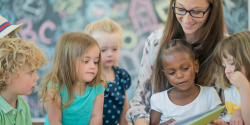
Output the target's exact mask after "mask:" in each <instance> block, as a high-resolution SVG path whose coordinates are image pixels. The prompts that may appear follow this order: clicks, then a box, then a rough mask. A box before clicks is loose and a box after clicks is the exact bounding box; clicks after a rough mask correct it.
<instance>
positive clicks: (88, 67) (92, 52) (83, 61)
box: [75, 46, 100, 83]
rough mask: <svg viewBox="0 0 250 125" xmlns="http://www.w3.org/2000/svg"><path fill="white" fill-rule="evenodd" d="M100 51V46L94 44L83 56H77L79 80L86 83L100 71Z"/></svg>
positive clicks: (76, 63)
mask: <svg viewBox="0 0 250 125" xmlns="http://www.w3.org/2000/svg"><path fill="white" fill-rule="evenodd" d="M99 53H100V50H99V48H98V47H97V46H93V47H89V48H88V49H87V51H86V53H85V54H84V55H83V56H80V57H78V58H76V60H75V65H76V75H77V79H78V81H82V82H84V83H86V82H91V81H92V80H93V79H94V78H95V76H96V74H97V72H98V62H99ZM79 78H80V79H81V80H79Z"/></svg>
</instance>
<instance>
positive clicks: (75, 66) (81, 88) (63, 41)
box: [39, 32, 106, 125]
mask: <svg viewBox="0 0 250 125" xmlns="http://www.w3.org/2000/svg"><path fill="white" fill-rule="evenodd" d="M102 75H103V73H102V60H101V51H100V48H99V46H98V43H97V41H96V40H95V39H94V38H92V37H91V36H90V35H87V34H85V33H72V32H70V33H65V34H63V35H62V36H61V37H60V38H59V40H58V42H57V43H56V47H55V53H54V57H53V61H52V64H51V68H50V69H49V71H48V73H47V74H46V75H45V78H44V80H43V81H42V83H41V84H40V86H39V87H40V90H39V95H40V96H41V97H42V99H41V100H42V102H43V104H46V111H47V115H46V120H45V125H49V124H51V125H54V124H63V125H101V124H102V113H103V101H104V94H103V92H104V90H105V87H106V82H105V81H104V80H102V78H101V77H102Z"/></svg>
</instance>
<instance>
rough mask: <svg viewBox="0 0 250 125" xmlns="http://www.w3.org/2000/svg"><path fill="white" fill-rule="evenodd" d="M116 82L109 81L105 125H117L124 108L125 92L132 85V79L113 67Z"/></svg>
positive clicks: (104, 116)
mask: <svg viewBox="0 0 250 125" xmlns="http://www.w3.org/2000/svg"><path fill="white" fill-rule="evenodd" d="M113 69H114V71H115V80H114V82H113V83H112V82H110V81H107V84H108V87H107V89H106V90H105V92H104V95H105V97H104V105H103V125H117V123H118V122H119V120H120V116H121V113H122V110H123V106H124V99H125V91H126V90H127V89H128V88H129V87H130V85H131V77H130V75H129V74H128V72H127V71H126V70H124V69H122V68H119V67H116V66H113Z"/></svg>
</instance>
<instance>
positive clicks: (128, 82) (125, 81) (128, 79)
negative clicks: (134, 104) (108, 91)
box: [122, 69, 131, 90]
mask: <svg viewBox="0 0 250 125" xmlns="http://www.w3.org/2000/svg"><path fill="white" fill-rule="evenodd" d="M122 78H123V80H122V82H123V84H124V88H125V90H128V89H129V87H130V86H131V77H130V75H129V74H128V72H127V71H126V70H125V69H123V70H122Z"/></svg>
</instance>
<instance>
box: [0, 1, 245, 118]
mask: <svg viewBox="0 0 250 125" xmlns="http://www.w3.org/2000/svg"><path fill="white" fill-rule="evenodd" d="M169 4H170V0H1V1H0V15H2V16H4V17H5V18H6V19H8V20H9V22H10V23H12V24H20V23H23V24H24V26H23V28H22V29H21V30H20V31H19V35H20V37H21V38H23V39H28V40H29V41H31V42H36V43H37V44H38V45H39V47H40V48H41V49H42V50H43V51H44V52H45V53H46V55H47V56H48V57H49V58H50V59H51V58H52V56H53V54H54V50H55V44H56V42H57V40H58V38H59V36H60V35H61V34H62V33H65V32H75V31H79V32H83V30H84V28H85V27H86V25H87V24H89V23H91V22H93V21H97V20H100V19H103V18H104V17H109V18H111V19H113V20H114V21H116V22H118V23H119V24H120V25H121V26H122V27H123V39H124V43H123V49H122V50H121V52H120V58H119V65H120V66H121V67H123V68H125V69H126V70H127V71H128V72H129V73H130V75H131V77H132V85H131V87H130V89H129V90H128V98H129V100H131V99H132V96H133V92H134V91H135V89H136V86H137V77H138V72H139V67H140V61H141V57H142V51H143V47H144V42H145V40H146V38H147V37H148V36H149V34H150V33H151V32H152V31H154V30H156V29H159V28H162V27H164V22H165V20H166V18H167V10H168V7H169ZM247 5H248V1H247V0H223V7H224V16H225V22H226V26H227V31H228V34H232V33H235V32H238V31H242V30H246V29H248V25H249V24H248V15H249V14H248V9H247V8H248V6H247ZM49 65H50V64H48V65H47V66H46V67H44V68H42V69H41V70H40V71H39V72H38V75H39V76H40V78H41V77H42V75H43V74H44V72H45V70H46V69H47V68H48V67H49ZM38 83H39V81H38ZM36 89H37V88H36ZM23 98H25V100H26V101H27V102H28V103H29V105H30V108H31V110H30V111H31V116H32V117H33V118H42V117H45V114H44V113H43V109H42V104H41V103H40V102H39V99H38V98H37V92H36V91H34V92H32V94H31V95H28V96H23Z"/></svg>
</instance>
